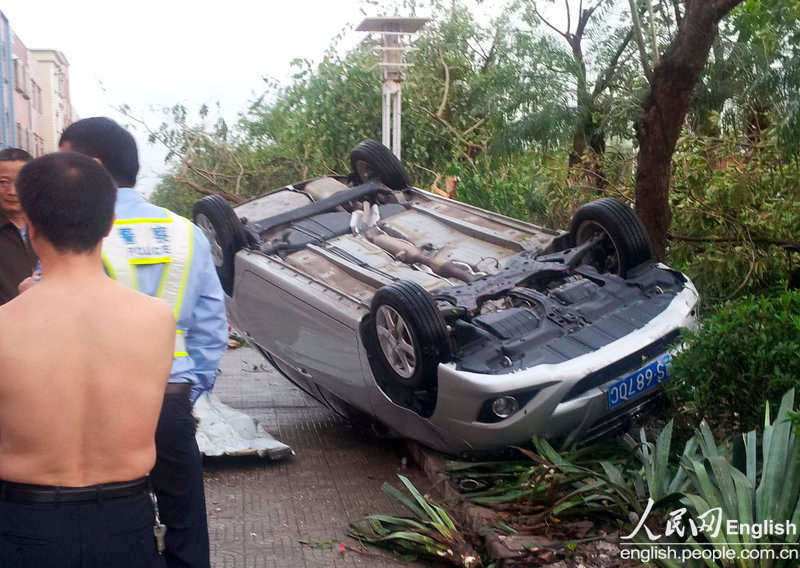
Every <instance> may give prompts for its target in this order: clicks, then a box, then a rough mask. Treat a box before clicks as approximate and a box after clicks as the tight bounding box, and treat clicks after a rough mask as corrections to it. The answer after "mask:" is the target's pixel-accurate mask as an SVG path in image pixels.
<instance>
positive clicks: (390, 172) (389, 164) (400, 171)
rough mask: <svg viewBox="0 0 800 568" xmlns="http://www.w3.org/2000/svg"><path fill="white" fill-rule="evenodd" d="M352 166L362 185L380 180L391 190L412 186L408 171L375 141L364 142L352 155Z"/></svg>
mask: <svg viewBox="0 0 800 568" xmlns="http://www.w3.org/2000/svg"><path fill="white" fill-rule="evenodd" d="M350 166H351V167H352V168H353V174H354V175H355V177H356V178H357V179H358V180H359V181H360V182H361V183H367V182H368V181H370V180H378V181H380V182H382V183H383V184H384V185H385V186H386V187H388V188H390V189H405V188H407V187H409V186H410V185H411V180H410V179H409V178H408V174H407V173H406V169H405V168H404V167H403V164H401V163H400V160H398V159H397V156H395V155H394V153H392V151H391V150H389V148H387V147H386V146H384V145H383V144H381V143H380V142H376V141H375V140H364V141H363V142H361V143H360V144H359V145H358V146H356V147H355V148H354V149H353V151H352V152H351V153H350Z"/></svg>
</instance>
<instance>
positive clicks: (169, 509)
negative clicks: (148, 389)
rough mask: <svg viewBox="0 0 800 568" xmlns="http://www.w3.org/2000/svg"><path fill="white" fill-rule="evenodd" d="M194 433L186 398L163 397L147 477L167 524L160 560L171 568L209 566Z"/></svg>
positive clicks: (189, 406) (191, 416)
mask: <svg viewBox="0 0 800 568" xmlns="http://www.w3.org/2000/svg"><path fill="white" fill-rule="evenodd" d="M196 430H197V421H196V420H195V418H194V416H193V415H192V403H191V402H190V401H189V397H188V396H187V395H185V394H166V395H164V406H163V407H162V408H161V416H160V417H159V419H158V427H157V428H156V465H155V467H154V468H153V471H152V472H151V473H150V479H151V480H152V482H153V488H154V489H155V493H156V497H157V498H158V507H159V510H160V513H161V522H162V523H164V524H165V525H167V536H166V545H167V547H166V551H165V553H164V556H165V558H166V561H167V566H168V567H169V568H189V567H191V568H210V559H209V556H210V551H209V544H208V522H207V520H206V499H205V493H204V491H203V460H202V456H201V455H200V450H199V449H198V447H197V440H196V438H195V433H196Z"/></svg>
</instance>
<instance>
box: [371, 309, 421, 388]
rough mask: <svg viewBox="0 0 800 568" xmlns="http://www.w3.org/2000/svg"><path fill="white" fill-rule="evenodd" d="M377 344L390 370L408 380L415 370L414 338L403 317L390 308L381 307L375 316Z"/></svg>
mask: <svg viewBox="0 0 800 568" xmlns="http://www.w3.org/2000/svg"><path fill="white" fill-rule="evenodd" d="M375 326H376V328H377V332H378V343H379V344H380V346H381V351H383V355H384V357H385V358H386V361H387V362H388V363H389V365H390V366H391V368H392V370H393V371H394V372H395V373H397V374H398V375H399V376H401V377H402V378H404V379H409V378H411V377H412V376H413V375H414V371H416V369H417V354H416V352H415V350H414V336H413V334H412V333H411V328H410V327H409V326H408V324H407V323H406V321H405V320H404V319H403V317H402V316H401V315H400V314H399V313H398V312H397V310H395V309H394V308H392V307H391V306H387V305H382V306H380V307H379V308H378V310H377V313H376V315H375Z"/></svg>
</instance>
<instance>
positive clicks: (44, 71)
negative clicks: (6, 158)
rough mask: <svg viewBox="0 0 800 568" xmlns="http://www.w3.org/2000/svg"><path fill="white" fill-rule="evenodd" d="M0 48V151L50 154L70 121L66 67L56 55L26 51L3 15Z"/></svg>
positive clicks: (52, 52) (0, 27)
mask: <svg viewBox="0 0 800 568" xmlns="http://www.w3.org/2000/svg"><path fill="white" fill-rule="evenodd" d="M0 44H1V45H0V57H2V62H0V146H1V147H3V148H7V147H9V146H15V147H18V148H23V149H24V150H27V151H28V152H30V153H31V154H32V155H33V156H41V155H42V154H46V153H48V152H54V151H55V150H56V149H57V147H58V138H59V136H60V135H61V132H62V131H63V130H64V128H66V127H67V126H68V125H69V124H70V123H72V121H73V114H72V103H71V101H70V94H69V62H68V61H67V58H66V57H65V56H64V54H63V53H61V52H60V51H57V50H54V49H28V48H27V47H26V46H25V43H24V42H23V41H22V39H20V38H19V37H18V36H17V35H16V34H15V33H14V31H13V30H12V28H11V25H10V23H9V21H8V19H7V18H6V16H5V15H4V14H3V13H2V11H0Z"/></svg>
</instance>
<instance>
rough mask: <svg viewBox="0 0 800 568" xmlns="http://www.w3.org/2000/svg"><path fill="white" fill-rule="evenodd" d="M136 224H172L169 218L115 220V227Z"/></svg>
mask: <svg viewBox="0 0 800 568" xmlns="http://www.w3.org/2000/svg"><path fill="white" fill-rule="evenodd" d="M136 223H172V219H171V218H170V217H154V218H151V219H116V220H115V221H114V224H115V225H133V224H136Z"/></svg>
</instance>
